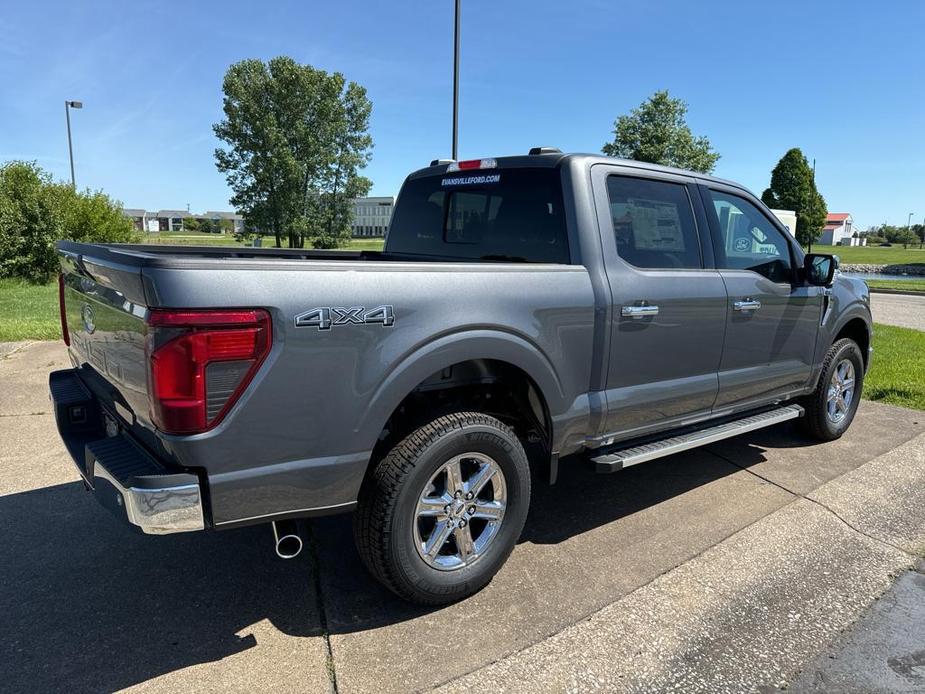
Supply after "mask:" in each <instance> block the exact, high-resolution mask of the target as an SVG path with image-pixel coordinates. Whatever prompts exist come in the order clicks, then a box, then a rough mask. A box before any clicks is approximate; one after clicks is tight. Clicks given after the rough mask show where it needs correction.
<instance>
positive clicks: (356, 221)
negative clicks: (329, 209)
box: [350, 197, 395, 237]
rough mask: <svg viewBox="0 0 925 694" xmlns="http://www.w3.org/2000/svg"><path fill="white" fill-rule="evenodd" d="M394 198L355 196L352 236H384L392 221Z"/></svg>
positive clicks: (351, 227)
mask: <svg viewBox="0 0 925 694" xmlns="http://www.w3.org/2000/svg"><path fill="white" fill-rule="evenodd" d="M394 208H395V198H392V197H387V198H356V199H355V200H354V201H353V221H352V222H351V224H350V233H351V234H352V235H353V236H359V237H364V236H385V232H386V231H387V230H388V228H389V222H391V221H392V210H393V209H394Z"/></svg>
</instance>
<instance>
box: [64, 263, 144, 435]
mask: <svg viewBox="0 0 925 694" xmlns="http://www.w3.org/2000/svg"><path fill="white" fill-rule="evenodd" d="M59 252H60V253H61V256H62V273H63V274H62V283H63V300H64V307H63V309H64V320H65V321H66V324H67V330H68V334H69V337H70V355H71V361H73V362H74V365H75V366H77V367H79V368H80V370H81V378H82V379H83V380H84V382H85V383H86V385H87V386H88V387H89V388H91V389H92V390H93V391H94V394H95V395H96V396H97V397H98V398H99V399H100V401H101V404H103V405H104V406H105V407H107V408H108V409H110V410H111V411H113V412H114V413H116V414H118V415H120V417H121V418H122V419H123V420H125V423H126V424H128V425H130V426H131V425H135V424H138V425H141V426H143V427H145V428H147V429H150V428H151V425H150V421H149V414H148V386H147V368H146V360H145V322H144V317H145V313H146V310H147V308H146V306H145V302H144V291H143V287H142V279H141V270H140V268H138V267H131V266H127V265H124V266H120V265H119V264H117V263H113V262H111V261H107V260H103V259H99V258H94V257H88V256H86V255H78V254H76V253H71V252H67V251H59Z"/></svg>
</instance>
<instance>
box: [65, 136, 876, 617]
mask: <svg viewBox="0 0 925 694" xmlns="http://www.w3.org/2000/svg"><path fill="white" fill-rule="evenodd" d="M58 252H59V254H60V257H61V267H62V273H61V277H60V287H61V316H62V329H63V332H64V339H65V341H66V342H67V343H68V345H69V347H70V355H71V360H72V362H73V367H74V368H72V369H68V370H64V371H56V372H54V373H52V374H51V376H50V388H51V396H52V399H53V401H54V405H55V414H56V417H57V423H58V428H59V431H60V434H61V437H62V439H63V440H64V442H65V444H66V445H67V448H68V450H69V451H70V453H71V455H72V456H73V458H74V461H75V463H76V465H77V469H78V471H79V472H80V474H81V476H82V477H83V480H84V482H85V484H86V486H87V488H88V489H91V490H92V491H93V492H94V493H95V494H96V496H97V497H98V498H99V500H100V501H101V502H102V504H103V505H104V506H106V507H108V508H109V509H110V510H112V511H113V512H115V513H116V514H117V515H118V516H119V517H120V518H121V519H122V520H124V521H125V522H126V523H128V524H130V525H131V526H134V527H136V529H140V531H142V532H145V533H151V534H162V533H173V532H185V531H196V530H203V529H216V530H221V529H228V528H235V527H239V526H243V525H249V524H255V523H272V527H273V531H274V536H275V538H276V548H277V552H278V553H279V554H280V555H281V556H293V555H294V554H296V553H298V551H299V550H300V548H301V540H300V539H299V535H298V531H297V526H296V523H295V520H294V519H297V518H301V517H308V516H317V515H322V514H333V513H342V512H353V514H354V528H355V538H356V544H357V548H358V551H359V553H360V555H361V557H362V559H363V561H364V562H365V564H366V565H367V566H368V567H369V569H370V570H371V572H372V573H373V574H375V576H376V577H377V578H378V579H379V580H380V581H382V582H383V583H384V584H385V585H386V586H388V587H389V588H391V589H392V590H393V591H395V592H396V593H397V594H398V595H400V596H402V597H404V598H406V599H408V600H412V601H415V602H418V603H423V604H432V605H433V604H441V603H446V602H450V601H453V600H458V599H460V598H462V597H464V596H466V595H469V594H471V593H473V592H475V591H477V590H479V589H480V588H481V587H483V586H484V585H486V584H487V583H488V582H489V581H490V580H491V578H492V576H493V575H494V574H495V573H496V572H497V571H498V570H499V569H500V567H501V566H502V564H503V563H504V562H505V560H506V559H507V557H508V556H509V554H510V552H511V550H512V548H513V547H514V544H515V542H516V541H517V539H518V536H519V535H520V533H521V531H522V528H523V526H524V522H525V519H526V516H527V509H528V505H529V503H530V488H531V481H532V483H536V481H537V480H542V481H543V482H548V483H554V482H555V480H556V475H557V471H558V467H559V465H560V464H562V465H579V464H590V465H592V466H594V467H595V468H596V469H597V470H598V471H600V472H613V471H617V470H620V469H622V468H624V467H627V466H630V465H634V464H636V463H640V462H644V461H647V460H651V459H653V458H658V457H660V456H665V455H669V454H672V453H675V452H677V451H681V450H685V449H688V448H692V447H695V446H700V445H704V444H709V443H711V442H714V441H717V440H719V439H722V438H726V437H730V436H734V435H738V434H741V433H744V432H749V431H752V430H755V429H758V428H761V427H766V426H770V425H773V424H776V423H778V422H782V421H785V420H789V419H797V418H799V420H798V423H800V424H802V428H803V429H804V430H805V431H806V432H807V434H808V435H811V436H813V437H815V438H816V439H821V440H827V439H834V438H837V437H839V436H840V435H841V434H842V433H843V432H844V431H845V430H846V429H847V427H848V426H849V425H850V423H851V421H852V418H853V417H854V414H855V410H856V409H857V406H858V401H859V398H860V394H861V387H862V383H863V379H864V374H865V372H866V370H867V367H868V364H869V358H870V351H871V350H870V341H871V316H870V309H869V296H868V291H867V288H866V286H865V284H864V283H863V282H860V281H855V280H851V279H848V278H845V277H843V276H841V275H840V274H839V273H838V271H837V258H835V257H834V256H830V255H819V254H809V255H804V253H803V251H802V250H801V248H800V246H799V245H798V244H797V243H796V242H795V241H794V239H793V238H792V236H791V235H790V233H788V231H787V229H786V228H785V227H783V226H782V225H781V224H780V223H779V222H778V221H777V220H776V219H775V217H774V216H773V215H772V214H771V213H770V212H769V211H768V209H767V208H766V207H765V206H764V205H763V204H762V203H761V202H760V201H759V200H758V199H756V198H755V196H754V195H752V194H751V193H749V192H748V191H747V190H745V189H744V188H742V187H741V186H739V185H736V184H734V183H730V182H728V181H722V180H718V179H716V178H711V177H708V176H704V175H700V174H696V173H692V172H689V171H681V170H676V169H668V168H664V167H659V166H652V165H647V164H642V163H638V162H631V161H622V160H617V159H610V158H606V157H600V156H591V155H577V154H574V155H567V154H562V153H561V152H559V151H558V150H553V149H550V148H536V149H534V150H531V153H530V154H529V155H527V156H513V157H499V158H493V159H480V160H473V161H460V162H447V161H435V162H433V163H432V164H431V166H429V167H427V168H424V169H421V170H420V171H416V172H415V173H413V174H411V175H410V176H409V177H408V178H407V180H406V181H405V183H404V185H403V187H402V189H401V193H400V195H399V198H398V203H397V205H396V208H395V213H394V216H393V220H392V223H391V226H390V229H389V233H388V237H387V240H386V243H385V247H384V250H383V251H382V252H366V251H363V252H338V251H312V250H299V249H292V250H289V249H270V248H194V247H159V246H150V245H148V246H135V245H85V244H78V243H71V242H62V243H60V244H59V246H58Z"/></svg>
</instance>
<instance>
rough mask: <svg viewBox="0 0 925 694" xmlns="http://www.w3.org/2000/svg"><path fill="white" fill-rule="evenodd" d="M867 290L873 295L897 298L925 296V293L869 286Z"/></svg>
mask: <svg viewBox="0 0 925 694" xmlns="http://www.w3.org/2000/svg"><path fill="white" fill-rule="evenodd" d="M867 289H868V290H869V291H870V293H871V294H895V295H897V296H925V291H923V292H913V291H906V290H904V289H878V288H877V287H871V286H870V285H867Z"/></svg>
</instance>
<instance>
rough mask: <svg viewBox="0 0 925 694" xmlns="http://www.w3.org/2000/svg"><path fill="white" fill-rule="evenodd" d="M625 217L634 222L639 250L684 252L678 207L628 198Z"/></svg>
mask: <svg viewBox="0 0 925 694" xmlns="http://www.w3.org/2000/svg"><path fill="white" fill-rule="evenodd" d="M626 214H627V216H628V217H629V218H630V219H631V220H632V223H633V240H634V242H635V244H634V245H635V247H636V248H637V249H638V250H649V251H680V252H684V234H683V233H682V231H681V218H680V217H679V216H678V207H677V205H674V204H672V203H666V202H662V201H659V200H645V199H642V198H629V199H627V201H626Z"/></svg>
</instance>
